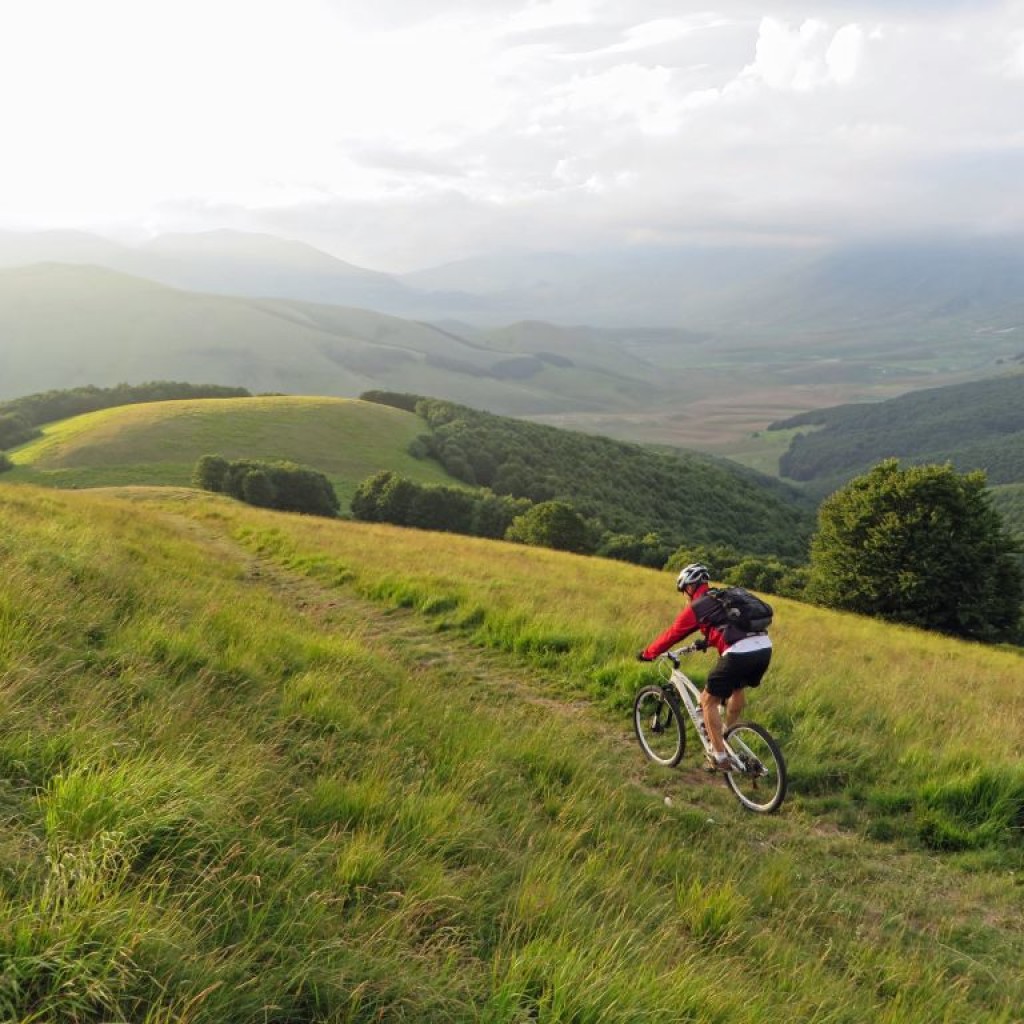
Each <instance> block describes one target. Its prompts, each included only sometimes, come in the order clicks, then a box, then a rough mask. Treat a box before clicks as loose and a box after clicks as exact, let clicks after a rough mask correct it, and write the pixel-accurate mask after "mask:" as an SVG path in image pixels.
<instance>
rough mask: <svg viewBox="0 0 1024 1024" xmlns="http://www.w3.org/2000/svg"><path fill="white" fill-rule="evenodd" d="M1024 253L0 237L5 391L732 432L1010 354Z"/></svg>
mask: <svg viewBox="0 0 1024 1024" xmlns="http://www.w3.org/2000/svg"><path fill="white" fill-rule="evenodd" d="M1022 253H1024V246H1022V244H1021V242H1020V240H1019V239H1004V240H991V239H990V240H984V239H981V240H978V239H976V240H973V241H959V242H957V243H953V242H945V243H941V244H939V243H929V244H922V243H918V244H909V243H903V244H897V243H891V244H888V245H885V246H876V247H872V248H868V247H859V248H851V249H844V250H839V251H836V252H830V253H817V252H807V251H789V252H783V251H778V250H772V251H766V250H758V249H756V248H754V249H746V250H744V249H739V250H710V249H701V248H694V249H686V250H664V249H645V250H640V249H637V250H629V251H624V252H618V253H606V254H590V255H587V256H582V255H572V254H557V253H554V254H553V253H540V254H537V253H530V254H520V255H517V256H516V255H507V256H503V257H502V256H494V255H492V256H481V257H479V258H476V259H473V260H468V261H463V262H462V263H459V264H454V265H450V266H447V267H442V268H433V269H429V270H424V271H422V272H419V273H417V274H412V275H405V276H402V277H397V276H394V275H391V276H389V275H384V274H380V273H377V272H374V271H370V270H366V269H364V268H360V267H356V266H353V265H351V264H348V263H345V262H344V261H342V260H339V259H336V258H334V257H332V256H329V255H327V254H325V253H322V252H319V251H318V250H316V249H314V248H312V247H310V246H306V245H303V244H301V243H297V242H289V241H285V240H282V239H275V238H271V237H269V236H260V235H245V234H238V233H232V232H213V233H209V234H204V235H176V236H163V237H161V238H157V239H154V240H153V241H151V242H149V243H146V244H144V245H138V246H123V245H117V244H115V243H113V242H109V241H106V240H104V239H100V238H96V237H94V236H89V235H80V234H69V233H49V234H42V235H25V236H20V235H14V234H12V233H0V268H5V269H0V339H2V345H0V399H2V398H4V397H12V396H15V395H19V394H26V393H29V392H32V391H40V390H48V389H51V388H60V387H71V386H78V385H82V384H90V383H91V384H96V385H101V386H102V385H110V384H115V383H119V382H121V381H130V382H132V383H138V382H140V381H143V380H152V379H178V380H206V381H213V382H230V383H232V384H241V385H243V386H245V387H248V388H249V389H250V390H253V391H258V392H259V391H274V392H289V393H298V394H311V393H319V394H324V393H326V394H336V395H341V396H348V397H352V396H355V395H358V394H360V393H362V392H363V391H365V390H369V389H383V390H400V391H412V392H416V393H421V394H431V395H436V396H439V397H442V398H448V399H451V400H453V401H459V402H464V403H466V404H472V405H476V406H478V407H483V408H486V409H488V410H490V411H492V412H498V413H502V414H506V415H514V416H527V417H531V418H536V419H541V420H543V421H545V422H548V423H552V424H554V425H559V426H567V427H572V428H575V429H581V430H587V431H590V432H592V433H602V434H607V435H611V436H615V437H621V438H624V439H628V440H642V441H648V442H655V443H661V444H668V445H675V446H677V447H691V448H692V447H700V448H702V449H704V450H708V451H724V450H726V449H727V447H728V445H729V444H731V443H734V442H736V441H742V440H743V438H744V437H746V436H749V435H750V433H751V432H753V431H756V430H759V429H761V428H763V427H764V426H765V425H766V424H767V423H769V422H771V421H773V420H778V419H780V418H784V417H786V416H789V415H792V414H794V413H798V412H802V411H806V410H808V409H814V408H820V407H826V406H831V405H835V404H838V403H841V402H850V401H865V400H877V399H880V398H888V397H893V396H895V395H898V394H900V393H903V392H907V391H910V390H917V389H921V388H924V387H933V386H938V385H941V384H946V383H958V382H962V381H967V380H973V379H979V378H983V377H986V376H990V375H992V374H994V373H998V372H1000V369H1001V368H1002V366H1004V365H1005V364H1006V363H1007V362H1008V361H1010V360H1013V359H1015V358H1018V357H1020V356H1021V354H1022V351H1024V349H1022V343H1021V337H1022V333H1021V332H1022V330H1024V309H1022V307H1021V302H1020V299H1019V296H1020V295H1021V294H1024V292H1022V287H1024V270H1022V267H1024V256H1022ZM41 261H42V262H41ZM45 261H48V263H47V262H45ZM356 307H358V308H356ZM368 310H374V312H368ZM652 325H653V326H652ZM659 325H660V326H659Z"/></svg>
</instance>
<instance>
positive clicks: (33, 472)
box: [8, 396, 454, 504]
mask: <svg viewBox="0 0 1024 1024" xmlns="http://www.w3.org/2000/svg"><path fill="white" fill-rule="evenodd" d="M424 429H425V425H424V423H423V421H422V420H420V419H419V418H418V417H416V416H414V415H412V414H411V413H407V412H403V411H402V410H399V409H394V408H391V407H388V406H382V405H375V404H373V403H369V402H360V401H356V400H352V399H343V398H317V397H294V396H283V397H278V396H275V397H260V398H226V399H197V400H184V401H170V402H153V403H149V404H145V405H131V406H120V407H118V408H114V409H103V410H100V411H99V412H94V413H87V414H85V415H83V416H75V417H72V418H71V419H68V420H63V421H61V422H59V423H53V424H50V425H49V426H47V427H45V428H44V430H43V436H42V437H41V438H38V439H37V440H35V441H32V442H30V443H29V444H26V445H23V446H22V447H21V448H19V449H16V450H15V451H14V452H12V453H11V461H12V462H14V464H15V466H16V468H15V469H14V470H13V471H12V472H11V473H10V474H9V476H8V479H13V480H22V481H27V482H37V483H41V484H45V485H47V486H56V487H99V486H105V485H110V484H126V483H128V484H168V485H175V484H181V485H187V484H188V483H189V482H190V480H191V476H192V469H193V467H194V466H195V463H196V460H197V459H198V458H199V457H200V456H202V455H207V454H219V455H223V456H224V457H225V458H227V459H241V458H256V459H268V460H277V459H281V460H289V461H293V462H298V463H301V464H303V465H307V466H311V467H312V468H314V469H317V470H319V471H320V472H322V473H324V474H326V475H327V477H328V478H329V479H330V480H331V482H332V483H333V484H334V487H335V490H336V491H337V492H338V496H339V498H340V499H341V500H342V503H343V504H345V503H347V502H348V500H349V498H351V495H352V492H353V491H354V490H355V487H356V485H357V484H358V483H359V482H360V481H361V480H363V479H365V478H366V477H367V476H370V475H371V474H372V473H375V472H377V471H378V470H379V469H393V470H394V471H395V472H397V473H401V474H403V475H405V476H408V477H410V478H411V479H414V480H416V481H418V482H420V483H425V484H434V483H445V484H451V483H453V482H454V481H453V480H452V478H451V477H449V476H448V475H447V474H446V473H445V472H444V470H442V469H441V467H440V466H438V465H437V463H435V462H431V461H427V460H422V459H414V458H413V457H412V456H411V455H409V454H408V451H407V449H408V446H409V443H410V442H411V441H412V440H413V438H415V437H416V436H417V435H418V434H421V433H422V432H423V431H424Z"/></svg>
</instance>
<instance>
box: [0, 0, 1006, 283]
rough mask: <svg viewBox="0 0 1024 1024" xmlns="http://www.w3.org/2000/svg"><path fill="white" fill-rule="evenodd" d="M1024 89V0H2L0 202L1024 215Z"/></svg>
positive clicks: (761, 222)
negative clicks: (699, 1)
mask: <svg viewBox="0 0 1024 1024" xmlns="http://www.w3.org/2000/svg"><path fill="white" fill-rule="evenodd" d="M115 29H116V31H115ZM1021 109H1024V4H1022V3H1021V0H977V2H971V3H968V2H966V0H936V2H935V3H925V0H893V2H882V0H827V2H826V0H768V2H767V3H757V2H755V0H730V3H729V4H728V5H715V4H714V3H713V2H712V3H709V4H708V5H706V6H700V5H695V6H691V5H688V4H680V3H679V0H436V2H433V3H430V4H424V3H422V2H420V0H416V2H414V0H376V2H375V3H374V4H368V3H357V2H355V0H292V2H291V3H289V4H287V5H285V4H281V3H279V2H278V0H217V2H216V3H213V4H211V3H209V2H208V0H147V2H146V3H145V4H140V3H137V2H133V0H92V2H91V3H90V4H82V3H80V2H79V0H7V2H5V3H4V4H3V5H0V131H2V132H3V138H4V143H5V147H4V150H5V152H4V159H3V160H2V161H0V227H4V226H18V227H30V226H33V225H38V226H51V227H53V226H78V227H89V226H96V225H100V224H103V225H106V224H109V223H114V222H120V223H122V224H125V225H132V226H137V225H139V224H147V225H151V226H153V227H158V228H162V229H167V230H176V229H179V228H183V227H188V228H189V229H198V228H199V227H204V226H206V227H218V226H231V227H236V228H240V227H247V228H248V229H251V230H268V231H273V230H282V231H283V230H288V231H292V232H296V233H297V232H302V234H300V235H299V236H298V237H303V238H307V239H309V240H311V241H314V240H315V242H316V243H317V244H320V245H321V246H323V247H326V248H328V249H329V250H330V251H332V252H335V253H337V254H338V255H339V256H342V257H343V258H346V259H350V260H352V261H353V262H360V261H361V260H365V261H366V262H367V263H368V264H369V265H376V266H380V267H382V268H385V269H386V268H387V266H388V264H389V262H392V263H394V264H395V265H396V266H397V265H404V266H409V265H417V264H418V265H422V264H426V263H429V262H433V261H434V260H435V259H447V258H456V257H458V256H460V255H463V254H464V253H466V252H478V251H482V250H484V249H486V248H488V247H490V246H492V245H497V246H523V247H528V246H530V245H533V244H540V245H542V246H543V247H545V248H573V247H576V246H583V245H594V244H609V245H610V244H615V243H616V242H623V241H628V240H630V239H636V238H647V239H650V238H660V239H669V238H682V237H685V236H686V235H687V233H688V232H690V233H700V234H701V235H702V236H707V235H710V234H713V233H714V232H715V231H716V230H717V231H718V232H719V233H720V234H721V235H722V237H733V236H735V235H737V234H741V233H745V234H750V233H754V234H756V233H760V232H777V233H778V234H779V235H784V236H786V237H790V236H792V235H793V234H799V235H800V236H807V235H814V236H817V237H820V238H831V237H839V236H841V235H842V234H843V233H849V232H851V231H863V230H869V229H870V228H871V227H872V226H873V225H881V224H885V225H889V226H892V227H893V228H894V229H895V228H896V227H897V226H901V227H905V228H907V229H912V228H914V227H915V226H919V225H926V224H928V223H930V222H935V223H938V222H941V223H943V224H946V225H950V224H959V225H961V226H962V227H963V229H965V230H970V229H973V228H974V227H976V226H977V225H979V224H992V223H997V222H1000V221H1006V220H1007V219H1010V220H1012V221H1013V223H1016V224H1018V225H1019V226H1022V227H1024V204H1022V203H1021V202H1020V196H1021V194H1022V193H1024V185H1022V184H1021V181H1020V179H1015V178H1014V176H1013V175H1012V174H1000V173H999V168H1001V167H1012V168H1013V169H1014V170H1016V169H1017V168H1018V167H1019V159H1018V158H1019V153H1020V151H1021V147H1022V146H1024V140H1022V138H1021V135H1022V129H1021V127H1019V126H1020V124H1021V122H1020V114H1019V111H1020V110H1021ZM923 182H924V183H925V184H923ZM996 182H998V183H999V187H998V188H996V187H994V183H996Z"/></svg>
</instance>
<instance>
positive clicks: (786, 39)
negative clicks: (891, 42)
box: [743, 17, 864, 92]
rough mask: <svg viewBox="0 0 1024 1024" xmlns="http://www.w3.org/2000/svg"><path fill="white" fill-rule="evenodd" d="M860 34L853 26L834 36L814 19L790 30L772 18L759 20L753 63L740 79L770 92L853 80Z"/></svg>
mask: <svg viewBox="0 0 1024 1024" xmlns="http://www.w3.org/2000/svg"><path fill="white" fill-rule="evenodd" d="M863 42H864V33H863V32H862V30H861V29H860V28H859V27H858V26H857V25H844V26H843V27H842V28H840V29H839V30H838V31H836V32H835V33H832V32H830V30H829V27H828V25H827V24H826V23H825V22H823V21H819V20H818V19H813V18H812V19H808V20H807V21H804V22H803V23H802V24H801V25H800V26H799V27H797V28H795V29H792V28H790V26H789V25H788V24H786V23H785V22H782V21H778V20H777V19H775V18H770V17H766V18H763V19H762V20H761V26H760V30H759V32H758V39H757V49H756V55H755V58H754V61H753V63H752V64H749V65H747V67H746V68H744V69H743V76H744V77H746V78H751V79H755V80H758V81H761V82H764V83H765V84H766V85H768V86H770V87H771V88H773V89H793V90H795V91H797V92H806V91H810V90H812V89H816V88H818V87H820V86H823V85H827V84H829V83H837V84H846V83H848V82H850V81H852V80H853V79H854V77H855V76H856V73H857V67H858V64H859V61H860V55H861V49H862V46H863Z"/></svg>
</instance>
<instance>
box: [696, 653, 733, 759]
mask: <svg viewBox="0 0 1024 1024" xmlns="http://www.w3.org/2000/svg"><path fill="white" fill-rule="evenodd" d="M733 685H734V684H733V683H732V682H731V680H730V672H729V663H728V655H725V656H723V657H721V658H719V659H718V663H717V664H716V665H715V667H714V668H713V669H712V670H711V671H710V672H709V673H708V678H707V681H706V682H705V684H704V689H703V690H702V691H701V694H700V706H701V710H702V711H703V712H704V724H705V725H706V726H707V730H708V738H709V739H710V740H711V748H712V749H713V750H714V751H715V753H718V754H724V753H725V740H724V738H723V734H724V732H725V730H724V728H723V726H722V704H723V703H725V702H726V701H728V700H729V698H730V697H731V696H732V693H733Z"/></svg>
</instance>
